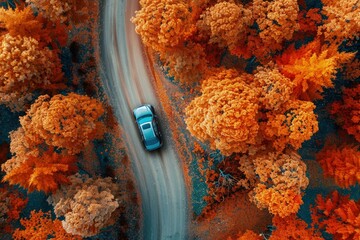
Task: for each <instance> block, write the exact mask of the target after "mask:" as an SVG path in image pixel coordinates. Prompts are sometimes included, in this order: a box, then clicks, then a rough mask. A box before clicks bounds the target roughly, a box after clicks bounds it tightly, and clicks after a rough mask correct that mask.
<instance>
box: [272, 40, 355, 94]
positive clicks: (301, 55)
mask: <svg viewBox="0 0 360 240" xmlns="http://www.w3.org/2000/svg"><path fill="white" fill-rule="evenodd" d="M353 57H354V53H347V52H338V51H337V45H331V46H328V47H327V46H326V45H325V46H324V45H322V44H321V41H320V39H316V40H314V41H312V42H311V43H309V44H307V45H304V46H302V47H300V48H299V49H295V48H294V46H290V47H289V48H288V49H286V50H285V51H284V53H283V54H282V55H281V56H280V57H278V58H277V59H276V63H277V64H278V65H279V67H280V68H281V73H282V74H284V76H286V77H288V78H290V79H291V80H292V82H293V84H294V90H293V93H294V94H295V96H296V97H297V98H300V99H303V100H314V99H319V98H321V93H322V92H323V89H324V88H330V87H333V80H334V79H335V74H336V72H337V69H338V68H341V66H342V65H343V64H344V63H347V62H350V60H352V59H353Z"/></svg>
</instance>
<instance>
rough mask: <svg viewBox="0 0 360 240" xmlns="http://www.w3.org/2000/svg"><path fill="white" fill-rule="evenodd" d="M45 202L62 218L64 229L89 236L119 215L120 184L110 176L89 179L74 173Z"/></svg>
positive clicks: (110, 223) (96, 232) (112, 221)
mask: <svg viewBox="0 0 360 240" xmlns="http://www.w3.org/2000/svg"><path fill="white" fill-rule="evenodd" d="M70 182H71V184H69V185H63V186H61V188H60V189H59V190H58V191H57V192H56V193H55V194H53V195H52V196H51V197H50V198H49V199H48V201H49V202H50V203H51V204H52V205H53V206H54V211H55V214H56V216H57V217H61V216H62V217H64V220H63V221H62V225H63V227H64V229H65V230H66V232H68V233H72V234H77V235H81V236H83V237H89V236H93V235H96V234H98V233H99V232H100V230H101V228H104V227H107V226H109V225H112V224H113V223H114V221H115V220H116V218H117V217H118V216H119V213H120V212H119V210H120V208H119V206H120V203H121V197H120V191H119V186H118V185H117V184H116V183H113V182H112V180H111V178H109V177H108V178H94V179H93V178H89V177H88V176H87V175H80V174H76V175H73V176H71V177H70Z"/></svg>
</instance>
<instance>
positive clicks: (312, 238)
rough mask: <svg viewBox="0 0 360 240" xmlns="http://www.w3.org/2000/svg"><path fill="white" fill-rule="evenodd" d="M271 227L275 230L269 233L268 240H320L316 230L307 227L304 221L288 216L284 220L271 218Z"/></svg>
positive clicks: (276, 217)
mask: <svg viewBox="0 0 360 240" xmlns="http://www.w3.org/2000/svg"><path fill="white" fill-rule="evenodd" d="M272 222H273V226H274V228H275V230H274V231H272V233H271V237H270V238H269V240H278V239H304V240H322V239H324V238H322V237H321V234H320V232H319V231H317V229H314V228H310V227H308V225H307V223H306V222H305V221H304V220H301V219H300V218H298V217H296V215H290V216H288V217H285V218H281V217H278V216H274V217H273V220H272Z"/></svg>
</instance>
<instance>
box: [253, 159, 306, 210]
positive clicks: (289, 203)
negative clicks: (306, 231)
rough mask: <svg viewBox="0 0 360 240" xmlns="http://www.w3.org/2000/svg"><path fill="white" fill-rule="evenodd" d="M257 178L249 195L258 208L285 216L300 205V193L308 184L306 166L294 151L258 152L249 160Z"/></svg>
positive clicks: (301, 193)
mask: <svg viewBox="0 0 360 240" xmlns="http://www.w3.org/2000/svg"><path fill="white" fill-rule="evenodd" d="M253 165H254V168H255V173H256V176H257V178H258V181H257V184H256V185H255V188H254V189H253V190H252V191H251V192H250V193H249V196H250V198H251V200H252V201H253V202H254V203H255V204H256V205H257V206H258V207H259V208H267V209H268V210H269V212H270V213H272V214H274V215H278V216H280V217H286V216H289V215H291V214H293V213H297V211H298V210H299V208H300V205H301V204H302V203H303V201H302V195H303V191H304V190H305V189H306V187H307V185H308V184H309V180H308V178H307V177H306V165H305V163H304V162H302V161H301V158H300V156H299V155H298V154H297V153H296V152H287V153H284V154H280V155H278V154H276V153H263V154H261V153H259V154H258V155H255V157H254V159H253Z"/></svg>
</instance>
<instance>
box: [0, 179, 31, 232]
mask: <svg viewBox="0 0 360 240" xmlns="http://www.w3.org/2000/svg"><path fill="white" fill-rule="evenodd" d="M27 203H28V199H26V198H24V197H23V196H22V195H21V194H20V193H19V192H17V191H11V190H10V189H9V188H8V186H7V185H5V186H2V187H0V231H1V232H2V233H5V232H10V231H11V223H12V222H14V221H16V220H17V219H19V216H20V212H21V211H22V210H23V209H24V207H25V206H26V204H27Z"/></svg>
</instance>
